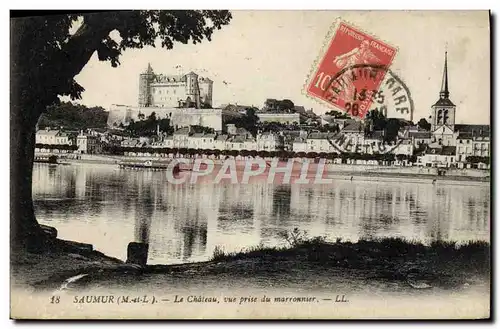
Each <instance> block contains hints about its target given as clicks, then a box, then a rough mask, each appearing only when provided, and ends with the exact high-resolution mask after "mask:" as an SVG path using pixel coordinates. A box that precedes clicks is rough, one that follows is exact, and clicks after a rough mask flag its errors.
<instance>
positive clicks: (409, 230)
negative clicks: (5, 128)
mask: <svg viewBox="0 0 500 329" xmlns="http://www.w3.org/2000/svg"><path fill="white" fill-rule="evenodd" d="M10 23H11V25H10V29H11V34H10V52H11V59H10V60H11V62H10V81H11V86H10V98H11V99H10V104H11V107H10V118H11V121H10V127H11V130H10V140H11V149H10V150H11V151H10V167H11V183H10V184H11V185H10V186H11V195H10V207H11V219H10V233H11V234H10V236H11V239H10V247H11V255H10V279H11V290H10V296H11V299H10V302H11V305H10V314H11V318H13V319H346V320H347V319H488V318H490V316H491V315H490V312H491V311H490V306H491V305H490V300H491V298H490V296H491V291H490V284H491V276H490V274H491V268H492V263H491V258H490V255H491V249H490V248H491V231H490V227H491V225H490V223H491V219H490V217H491V181H490V177H491V167H490V166H491V128H490V125H491V123H490V110H491V108H490V107H491V104H490V93H491V91H490V68H491V63H490V33H491V31H490V13H489V12H488V11H238V10H137V11H106V12H84V13H81V14H79V13H70V14H64V13H62V12H61V13H60V14H59V15H55V16H47V15H37V16H36V15H33V14H32V15H31V16H26V15H23V14H22V13H19V12H11V19H10Z"/></svg>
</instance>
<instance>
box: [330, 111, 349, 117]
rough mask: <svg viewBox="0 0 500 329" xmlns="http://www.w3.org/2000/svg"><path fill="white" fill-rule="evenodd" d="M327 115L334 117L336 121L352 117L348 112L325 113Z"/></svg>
mask: <svg viewBox="0 0 500 329" xmlns="http://www.w3.org/2000/svg"><path fill="white" fill-rule="evenodd" d="M325 115H329V116H332V117H334V118H335V119H349V118H350V116H349V115H348V114H347V113H346V112H340V111H335V110H331V111H328V112H326V113H325Z"/></svg>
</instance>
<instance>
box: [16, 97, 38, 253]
mask: <svg viewBox="0 0 500 329" xmlns="http://www.w3.org/2000/svg"><path fill="white" fill-rule="evenodd" d="M34 112H38V111H22V109H21V107H20V106H18V105H12V107H11V122H10V168H11V169H10V170H11V180H10V232H11V247H12V248H23V249H28V250H30V251H36V250H37V249H39V247H40V244H41V243H43V241H42V240H43V234H42V232H41V229H40V225H39V224H38V222H37V220H36V218H35V212H34V208H33V199H32V179H33V177H32V175H33V160H34V154H35V134H36V121H37V120H38V117H39V115H38V114H35V113H34Z"/></svg>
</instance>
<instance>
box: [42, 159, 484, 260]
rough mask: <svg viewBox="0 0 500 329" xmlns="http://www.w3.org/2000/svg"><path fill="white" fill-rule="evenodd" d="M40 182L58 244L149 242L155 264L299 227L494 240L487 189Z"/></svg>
mask: <svg viewBox="0 0 500 329" xmlns="http://www.w3.org/2000/svg"><path fill="white" fill-rule="evenodd" d="M33 178H34V186H33V193H34V198H35V209H36V213H37V216H38V219H39V221H40V222H42V223H45V224H48V225H52V226H54V227H56V228H57V229H58V231H59V236H60V237H61V238H64V239H72V240H77V241H82V242H87V243H92V244H93V245H94V246H95V248H96V249H98V250H100V251H102V252H104V253H106V254H109V255H112V256H115V257H118V258H121V259H125V258H126V248H127V245H128V243H129V242H131V241H137V242H149V245H150V250H149V260H148V261H149V263H151V264H154V263H175V262H191V261H201V260H207V259H209V258H210V256H211V255H212V253H213V250H214V248H215V246H221V247H222V248H223V249H224V250H226V251H239V250H241V249H244V248H247V247H250V246H255V245H258V244H260V243H263V244H265V245H277V244H282V243H284V241H282V240H281V239H280V238H279V237H278V234H279V232H280V231H283V230H291V229H293V228H295V227H298V228H300V229H301V230H305V231H307V232H308V234H309V235H310V236H317V235H322V236H326V237H327V238H328V239H331V240H334V239H335V238H337V237H341V238H343V239H348V240H353V241H355V240H357V239H359V238H360V237H383V236H399V237H405V238H408V239H413V240H418V241H422V242H425V243H429V242H431V241H433V240H454V241H468V240H478V239H479V240H489V220H490V191H489V186H488V185H487V184H483V183H466V184H467V185H466V186H465V185H457V184H454V185H452V184H446V183H444V182H440V183H439V184H440V185H432V184H430V182H429V181H425V180H421V181H420V180H414V181H411V182H408V181H407V182H405V181H387V182H384V183H381V182H374V181H361V180H357V181H356V182H351V181H349V180H346V179H337V180H335V182H334V184H332V185H314V186H313V185H272V184H267V183H266V181H265V180H256V181H254V182H253V183H252V184H249V185H240V184H218V185H214V184H207V183H203V184H197V185H191V184H186V185H172V184H168V183H167V180H166V177H165V174H164V173H162V172H151V171H124V170H120V169H118V168H115V167H114V166H88V165H85V166H84V165H81V166H79V165H74V166H70V165H68V166H49V165H45V164H36V165H35V168H34V175H33Z"/></svg>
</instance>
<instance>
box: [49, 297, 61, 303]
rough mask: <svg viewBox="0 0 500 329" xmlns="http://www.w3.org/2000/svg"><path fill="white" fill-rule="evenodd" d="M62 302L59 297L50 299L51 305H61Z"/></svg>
mask: <svg viewBox="0 0 500 329" xmlns="http://www.w3.org/2000/svg"><path fill="white" fill-rule="evenodd" d="M60 300H61V297H59V296H52V297H50V303H51V304H59V301H60Z"/></svg>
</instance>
